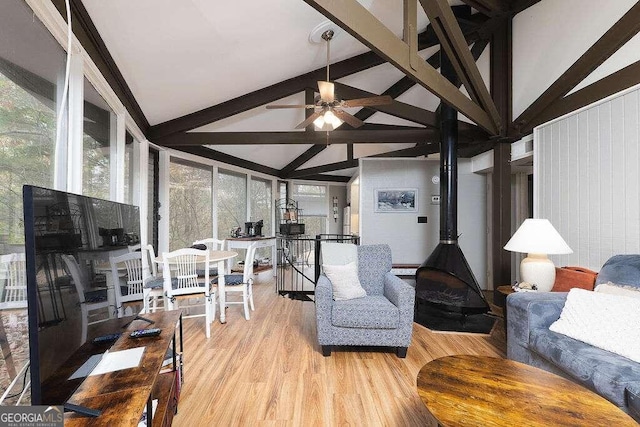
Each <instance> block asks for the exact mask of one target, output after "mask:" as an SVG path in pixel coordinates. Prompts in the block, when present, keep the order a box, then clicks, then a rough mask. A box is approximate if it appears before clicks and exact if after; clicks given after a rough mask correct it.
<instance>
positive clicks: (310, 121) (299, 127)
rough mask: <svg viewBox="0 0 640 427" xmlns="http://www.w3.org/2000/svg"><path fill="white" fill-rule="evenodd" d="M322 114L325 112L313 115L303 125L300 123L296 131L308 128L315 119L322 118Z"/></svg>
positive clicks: (317, 112)
mask: <svg viewBox="0 0 640 427" xmlns="http://www.w3.org/2000/svg"><path fill="white" fill-rule="evenodd" d="M322 113H323V111H316V112H315V113H313V114H312V115H310V116H309V117H307V118H306V119H305V120H304V121H303V122H302V123H300V124H299V125H298V126H296V129H304V128H306V127H307V126H309V125H310V124H311V123H313V121H314V120H315V119H317V118H318V117H320V116H321V115H322Z"/></svg>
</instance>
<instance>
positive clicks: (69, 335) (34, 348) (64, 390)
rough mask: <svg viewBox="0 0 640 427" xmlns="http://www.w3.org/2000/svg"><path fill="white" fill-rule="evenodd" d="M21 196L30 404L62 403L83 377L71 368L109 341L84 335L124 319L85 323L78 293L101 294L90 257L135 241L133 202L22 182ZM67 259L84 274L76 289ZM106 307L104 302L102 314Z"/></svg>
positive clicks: (116, 327) (112, 328)
mask: <svg viewBox="0 0 640 427" xmlns="http://www.w3.org/2000/svg"><path fill="white" fill-rule="evenodd" d="M23 202H24V232H25V256H26V277H27V309H28V321H29V358H30V375H31V404H32V405H63V404H65V402H66V401H67V400H68V399H69V397H70V396H71V394H72V393H73V392H74V391H75V389H76V388H77V387H78V386H79V385H80V384H81V383H82V381H83V379H84V378H83V377H80V378H76V379H69V377H70V373H72V372H71V371H74V370H76V369H77V368H78V367H80V366H82V365H83V364H84V363H85V362H86V361H87V360H88V359H89V358H90V357H91V356H92V355H95V354H100V353H104V351H105V350H107V349H108V348H109V346H110V345H111V344H112V342H110V343H107V344H101V345H97V344H93V343H92V339H93V338H95V337H97V336H101V335H105V334H109V333H116V332H121V330H122V326H123V325H124V324H126V323H128V322H129V321H130V319H128V318H121V319H112V320H109V321H107V322H102V323H96V324H95V325H89V321H88V319H86V318H85V316H83V315H82V310H81V302H80V296H79V292H83V294H84V295H85V296H86V297H87V300H88V301H91V300H94V301H95V300H100V299H104V300H107V298H106V293H107V289H106V286H105V280H104V279H105V277H104V274H102V275H101V274H96V272H95V271H94V270H93V267H94V263H96V262H99V261H103V262H108V261H109V256H115V255H119V254H120V253H122V252H127V251H128V249H127V246H128V245H132V244H136V243H139V236H140V213H139V210H138V207H136V206H132V205H127V204H122V203H116V202H112V201H108V200H102V199H97V198H92V197H86V196H80V195H77V194H71V193H65V192H62V191H56V190H51V189H47V188H41V187H35V186H29V185H25V186H24V187H23ZM65 259H66V260H65ZM70 261H71V262H76V263H77V264H78V266H79V267H80V269H81V271H82V272H83V273H84V274H82V281H83V282H85V283H83V284H82V285H81V286H80V287H79V288H78V287H77V286H76V283H75V282H74V279H73V276H72V274H71V273H70V270H69V268H68V267H67V263H68V262H70ZM78 289H80V291H78ZM114 312H115V307H111V306H109V307H107V308H106V312H104V313H102V315H103V316H106V318H109V317H113V316H114V315H113V313H114ZM99 314H100V313H99ZM83 322H87V325H88V326H87V332H86V335H84V334H83V333H82V331H83ZM94 359H95V358H94Z"/></svg>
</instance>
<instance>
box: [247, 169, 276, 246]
mask: <svg viewBox="0 0 640 427" xmlns="http://www.w3.org/2000/svg"><path fill="white" fill-rule="evenodd" d="M272 212H273V209H272V203H271V181H269V180H266V179H259V178H255V177H252V178H251V220H252V221H259V220H262V221H263V222H264V226H263V228H262V234H263V235H264V236H272V235H273V234H272V232H271V224H272V223H271V216H272V214H271V213H272ZM256 258H258V259H261V258H271V248H258V249H257V250H256Z"/></svg>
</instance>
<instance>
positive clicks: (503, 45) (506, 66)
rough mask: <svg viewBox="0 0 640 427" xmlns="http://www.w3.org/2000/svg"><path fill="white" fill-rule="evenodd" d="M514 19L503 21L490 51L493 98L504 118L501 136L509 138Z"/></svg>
mask: <svg viewBox="0 0 640 427" xmlns="http://www.w3.org/2000/svg"><path fill="white" fill-rule="evenodd" d="M512 47H513V43H512V19H511V18H507V19H504V20H502V22H501V25H499V26H497V27H496V29H495V31H494V32H493V34H492V35H491V51H490V64H489V69H490V79H491V96H492V97H493V100H494V102H495V104H496V107H497V108H498V111H499V113H500V117H502V123H503V126H502V128H501V132H500V136H501V137H502V138H506V137H508V135H509V133H510V131H511V128H512V127H513V125H512V122H511V117H512V100H513V80H512V77H513V72H512V65H511V64H512V58H513V52H512Z"/></svg>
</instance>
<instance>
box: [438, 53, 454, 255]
mask: <svg viewBox="0 0 640 427" xmlns="http://www.w3.org/2000/svg"><path fill="white" fill-rule="evenodd" d="M440 73H441V74H442V76H443V77H445V78H446V79H447V80H449V81H450V82H451V83H453V84H454V85H455V84H457V78H458V77H457V75H456V71H455V69H454V68H453V65H452V64H451V61H450V60H449V58H448V57H447V54H446V53H444V52H442V50H441V51H440ZM457 157H458V112H457V111H456V109H455V108H453V107H451V106H450V105H449V104H447V103H445V102H443V103H442V104H441V106H440V243H445V244H455V243H457V242H458V218H457V212H458V158H457Z"/></svg>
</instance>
